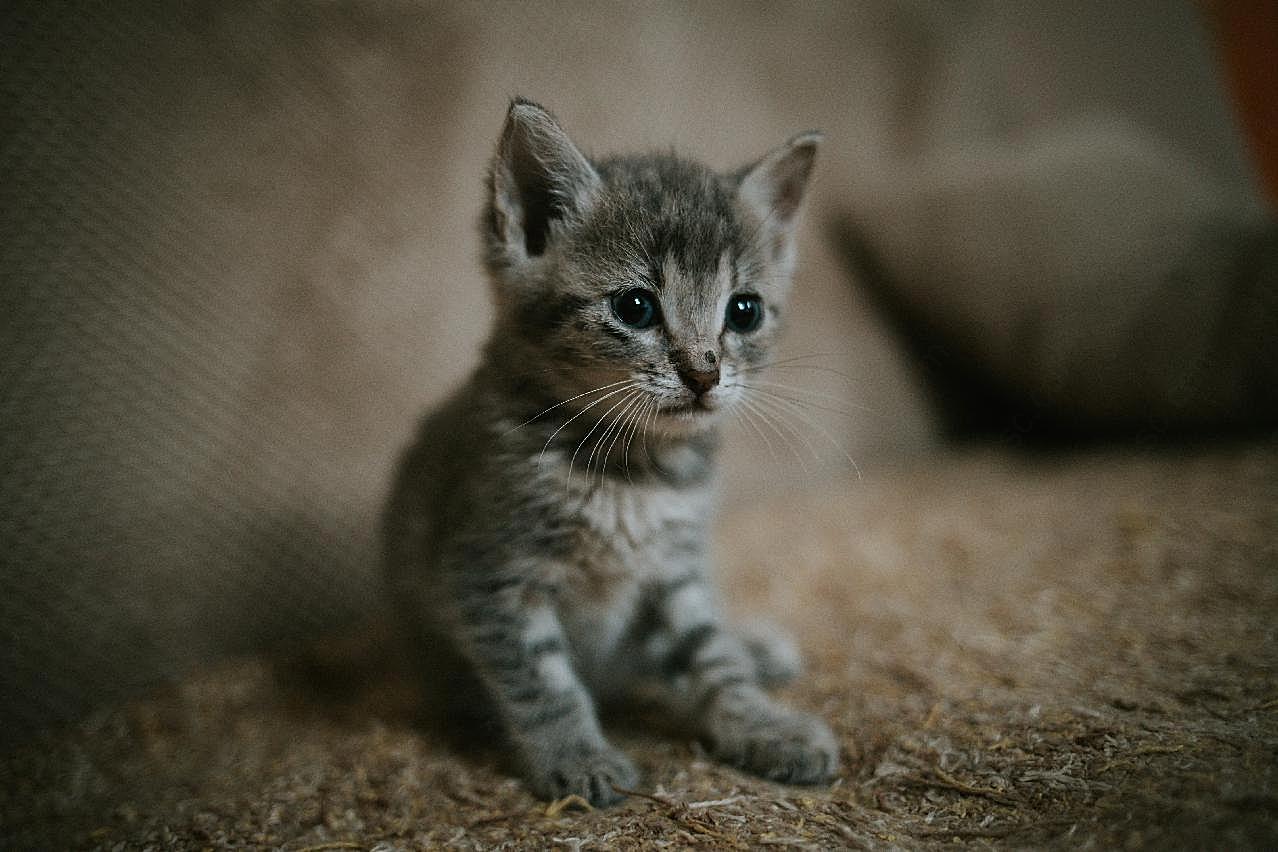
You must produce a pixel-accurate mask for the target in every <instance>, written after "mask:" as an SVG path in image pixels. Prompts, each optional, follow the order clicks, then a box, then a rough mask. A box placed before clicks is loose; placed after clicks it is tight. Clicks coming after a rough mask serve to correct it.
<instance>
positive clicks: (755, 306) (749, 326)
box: [725, 295, 763, 334]
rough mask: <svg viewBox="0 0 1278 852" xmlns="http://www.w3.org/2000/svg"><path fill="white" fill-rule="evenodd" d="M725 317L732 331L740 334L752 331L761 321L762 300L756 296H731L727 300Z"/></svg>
mask: <svg viewBox="0 0 1278 852" xmlns="http://www.w3.org/2000/svg"><path fill="white" fill-rule="evenodd" d="M725 319H726V322H727V325H728V328H729V329H731V330H732V331H735V332H738V333H741V334H744V333H746V332H750V331H754V330H755V329H756V328H758V327H759V323H761V322H763V302H761V301H760V300H759V297H758V296H744V295H743V296H733V297H732V298H731V299H729V300H728V314H727V317H726V318H725Z"/></svg>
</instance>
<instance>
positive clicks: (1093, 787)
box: [0, 444, 1278, 850]
mask: <svg viewBox="0 0 1278 852" xmlns="http://www.w3.org/2000/svg"><path fill="white" fill-rule="evenodd" d="M719 544H720V547H719V550H720V561H721V564H722V574H723V578H724V584H725V587H726V588H727V590H728V593H729V595H728V596H729V598H730V599H731V601H732V602H733V605H734V607H735V608H736V609H737V610H738V611H739V613H740V614H741V615H742V616H743V617H746V616H748V614H750V613H755V612H766V613H768V614H770V615H771V616H772V617H774V618H775V619H777V620H779V621H781V622H783V623H785V624H786V626H788V627H789V628H791V629H792V630H793V631H794V632H795V634H796V635H797V636H798V637H799V639H800V641H801V643H802V645H803V646H804V648H805V650H806V652H807V655H808V658H809V672H808V674H807V675H805V676H804V678H803V679H802V680H801V681H800V682H799V683H798V684H797V685H795V686H794V687H791V688H790V689H788V690H787V694H786V697H787V699H788V700H790V701H792V702H794V703H796V704H798V705H801V706H804V707H806V708H809V709H811V710H814V711H817V712H820V713H821V714H822V715H824V716H825V717H826V718H827V719H829V720H830V722H831V723H832V724H833V725H834V727H835V730H836V732H837V733H838V735H839V736H840V738H841V740H842V743H843V751H844V765H843V769H842V773H841V775H840V777H839V779H838V780H837V782H836V783H835V784H834V786H832V787H830V788H814V789H805V788H793V787H784V786H778V785H775V784H771V783H767V782H763V781H760V780H757V779H754V778H752V777H749V776H746V775H743V774H740V773H738V772H735V771H732V770H730V769H726V768H723V767H719V766H716V765H714V764H713V763H711V762H709V761H708V760H707V759H706V758H705V756H704V755H703V754H702V753H701V751H700V750H699V748H698V746H697V745H696V744H694V743H691V742H688V741H686V740H684V739H681V738H679V737H677V736H673V737H672V736H666V735H663V734H661V733H654V732H652V731H651V730H649V729H645V728H644V727H643V726H640V725H637V724H635V721H636V717H639V716H642V713H641V712H639V711H635V712H632V713H628V714H625V718H621V719H617V720H614V721H613V722H612V723H610V729H611V731H612V732H613V735H614V737H615V739H616V741H617V742H618V743H619V744H620V745H621V746H622V747H624V748H625V749H626V750H627V751H628V752H629V753H630V754H631V755H632V756H633V757H634V758H635V760H636V762H637V763H638V765H639V766H640V767H641V769H642V770H643V773H644V781H643V784H642V787H641V789H640V790H639V791H637V794H636V795H633V796H631V797H630V798H629V799H628V800H627V801H626V802H625V803H623V804H622V805H620V806H618V807H615V808H612V809H609V810H606V811H590V810H588V809H586V808H584V807H582V806H581V804H580V803H578V802H574V801H565V802H559V803H554V804H550V805H548V804H547V803H544V802H538V801H536V800H534V799H533V798H531V797H530V796H529V795H528V794H527V793H526V792H525V791H524V790H523V788H522V787H521V785H520V784H519V783H518V782H517V781H515V780H513V779H512V778H511V777H510V775H509V772H508V770H507V769H506V768H505V766H504V765H503V762H502V755H501V752H500V749H499V748H496V747H494V745H493V744H492V743H491V742H483V743H475V742H473V741H471V742H469V743H467V742H466V740H465V739H464V737H463V738H461V739H459V738H458V737H456V736H449V735H447V734H446V733H445V732H443V731H440V730H439V729H438V728H436V727H432V726H430V725H428V724H425V723H423V722H421V721H420V720H421V719H422V718H423V714H422V711H421V708H422V706H423V705H422V698H423V697H422V696H421V695H419V694H418V692H417V691H416V690H415V689H414V688H413V685H412V678H411V677H409V676H408V675H407V674H406V670H405V668H404V667H403V666H402V665H400V663H399V662H398V661H397V657H396V656H395V655H394V654H392V653H388V652H387V646H388V640H386V638H385V631H384V630H383V629H381V628H372V627H370V628H368V629H367V630H365V631H362V632H360V633H359V634H358V635H352V636H346V637H342V638H338V639H334V640H331V641H328V642H325V643H323V644H322V645H318V646H311V647H306V648H299V649H293V650H290V651H286V652H283V653H280V654H278V655H276V656H274V657H272V658H269V659H268V658H253V659H246V660H241V661H238V662H235V663H232V664H228V665H225V666H223V667H220V668H216V669H211V670H207V671H204V672H202V673H200V674H198V675H196V676H194V677H191V678H190V679H188V680H186V681H185V682H183V683H180V684H177V685H175V686H173V687H171V688H167V689H165V690H162V691H160V692H157V693H154V694H152V695H150V696H148V697H146V698H144V699H142V700H138V701H136V702H134V703H132V704H129V705H127V706H123V707H118V708H116V709H113V710H110V711H104V712H102V713H100V714H99V715H97V716H95V717H94V718H92V719H91V720H89V721H87V722H85V723H83V724H81V725H80V726H78V727H75V728H72V729H64V730H63V731H61V732H59V733H56V734H53V735H50V736H49V737H47V738H46V739H44V740H43V741H41V742H39V743H37V744H34V745H30V746H27V747H24V748H23V749H22V750H21V751H18V752H16V753H13V754H10V755H9V756H8V757H7V758H5V760H4V762H3V776H2V777H0V780H3V784H2V785H0V820H2V822H0V845H3V846H4V847H6V848H23V847H42V848H58V847H79V846H84V847H99V848H141V847H144V846H147V845H152V846H155V847H163V848H193V849H196V848H225V847H229V846H237V847H239V846H245V845H247V846H261V845H269V846H279V847H283V848H285V849H291V850H300V849H306V848H309V849H312V850H315V849H370V850H371V849H381V850H390V849H408V848H460V849H467V848H493V847H500V846H502V845H503V844H506V845H507V848H568V849H626V848H641V849H652V848H685V847H691V846H707V847H712V848H759V847H772V846H776V847H783V848H822V849H824V848H838V847H847V848H874V849H879V848H897V847H906V848H913V847H920V846H952V845H953V846H957V845H972V846H1012V847H1026V846H1029V847H1041V846H1068V847H1071V848H1072V847H1082V848H1086V847H1094V848H1116V847H1124V846H1126V847H1140V848H1167V847H1200V848H1205V847H1211V848H1240V847H1244V848H1245V847H1254V848H1263V847H1269V848H1272V847H1273V846H1274V845H1275V844H1278V759H1276V758H1278V447H1275V445H1273V444H1265V445H1256V444H1252V445H1247V446H1233V447H1225V448H1214V449H1211V450H1209V451H1208V450H1202V451H1199V450H1194V451H1187V452H1180V453H1176V454H1174V455H1173V454H1161V455H1155V454H1142V453H1134V452H1129V453H1122V454H1120V453H1107V454H1091V455H1082V456H1079V455H1072V456H1064V457H1050V458H1023V457H1016V458H1012V457H1007V456H1000V455H993V454H964V455H954V456H939V457H935V458H933V459H931V460H930V461H927V462H925V463H923V464H921V465H918V466H916V467H912V468H909V469H905V470H900V471H897V472H894V473H892V474H883V475H876V476H875V477H873V478H872V479H869V480H866V481H856V480H852V481H848V482H844V483H839V484H834V485H829V486H823V487H821V488H820V489H810V490H807V491H801V492H796V493H795V494H793V495H791V497H790V499H787V500H784V501H781V502H777V503H774V504H769V505H753V506H750V505H746V506H739V507H738V508H737V509H735V510H733V511H730V512H728V513H727V515H726V516H725V518H724V521H723V523H722V525H721V528H720V536H719Z"/></svg>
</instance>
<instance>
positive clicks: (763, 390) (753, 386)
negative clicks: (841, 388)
mask: <svg viewBox="0 0 1278 852" xmlns="http://www.w3.org/2000/svg"><path fill="white" fill-rule="evenodd" d="M769 384H774V383H770V382H753V383H750V384H747V383H745V382H741V386H742V387H744V388H749V389H750V390H752V391H754V392H755V393H757V394H761V395H767V396H771V397H775V398H776V399H785V400H789V401H790V402H795V403H798V404H799V405H805V406H807V407H809V408H815V409H818V410H820V411H828V412H830V413H831V414H841V415H843V416H844V417H848V418H851V419H853V420H855V419H857V415H855V414H853V413H852V412H850V411H844V410H842V409H840V408H831V407H829V406H825V405H820V404H818V403H815V402H812V401H811V400H807V399H803V398H802V397H797V396H786V395H785V394H783V393H777V392H776V391H774V390H769V389H768V388H767V387H766V386H767V385H769ZM774 386H775V387H780V388H782V389H784V390H787V391H789V392H790V393H809V394H813V395H815V396H829V394H818V393H817V392H816V391H808V390H804V389H803V388H795V387H788V386H786V385H775V384H774ZM833 398H834V399H836V400H838V401H840V402H847V400H842V399H839V398H838V397H833ZM849 404H851V405H854V406H855V405H856V403H849ZM866 413H867V414H878V412H877V411H869V410H867V412H866Z"/></svg>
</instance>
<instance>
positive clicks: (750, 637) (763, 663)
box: [734, 621, 803, 689]
mask: <svg viewBox="0 0 1278 852" xmlns="http://www.w3.org/2000/svg"><path fill="white" fill-rule="evenodd" d="M734 629H735V630H736V633H737V635H738V636H739V637H741V641H742V642H743V643H744V644H745V647H746V650H747V651H749V652H750V657H751V658H752V659H753V660H754V668H755V672H756V674H757V676H758V679H759V683H761V684H762V685H763V686H764V687H765V688H767V689H773V688H775V687H778V686H784V685H785V684H787V683H789V682H790V681H792V680H794V679H795V678H796V677H798V676H799V675H800V674H801V673H802V672H803V655H802V654H800V653H799V648H798V646H797V645H795V644H794V640H793V639H792V638H790V636H789V634H787V633H786V632H785V631H784V630H782V629H781V628H780V627H779V626H777V625H776V624H773V623H772V622H770V621H752V622H749V623H747V624H740V625H737V626H736V627H735V628H734Z"/></svg>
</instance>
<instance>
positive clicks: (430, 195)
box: [0, 0, 1278, 740]
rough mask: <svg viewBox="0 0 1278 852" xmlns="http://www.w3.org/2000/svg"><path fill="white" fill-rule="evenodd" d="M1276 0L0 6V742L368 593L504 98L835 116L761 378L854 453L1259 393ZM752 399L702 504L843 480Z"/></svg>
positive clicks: (483, 294) (655, 110)
mask: <svg viewBox="0 0 1278 852" xmlns="http://www.w3.org/2000/svg"><path fill="white" fill-rule="evenodd" d="M1275 14H1276V13H1275V11H1274V7H1273V6H1272V5H1271V4H1267V3H1263V2H1256V3H1251V4H1248V3H1228V2H1220V3H1211V4H1201V3H1200V4H1194V3H1189V2H1169V0H1154V1H1153V2H1127V3H1111V2H1105V0H1085V2H1079V3H1069V4H1061V3H1014V4H1013V3H999V2H978V0H971V2H959V3H943V4H942V3H925V2H910V1H909V0H878V2H855V3H838V4H833V3H832V4H816V3H810V2H793V3H787V2H776V3H745V4H743V3H736V2H702V3H695V4H684V3H659V2H644V3H635V4H619V3H618V4H613V3H593V2H592V3H584V2H583V3H556V2H539V3H520V4H515V3H489V4H481V3H445V2H438V3H421V4H413V3H396V2H344V3H337V2H324V3H311V4H296V3H250V4H224V3H214V2H183V3H165V4H155V5H146V4H132V3H130V4H121V3H116V2H105V0H104V2H98V3H93V2H84V3H64V2H19V3H16V4H13V3H10V4H6V8H5V10H4V11H3V12H0V28H2V29H0V39H2V42H0V44H2V48H0V116H2V119H0V122H2V128H0V560H2V565H0V625H2V627H0V629H2V630H3V633H2V638H0V696H3V697H2V698H0V701H2V702H3V706H2V707H0V731H3V732H4V733H3V737H4V738H5V740H16V739H21V738H23V737H26V736H27V735H28V734H30V733H31V732H32V731H34V730H36V729H38V728H39V727H42V726H44V725H47V724H48V723H50V722H56V721H60V720H65V719H71V718H75V717H77V716H79V715H81V714H82V713H84V712H85V711H86V710H88V709H90V708H92V707H94V706H97V705H99V704H102V703H103V702H109V701H113V700H116V699H118V698H120V697H123V696H126V695H128V694H130V693H132V692H135V691H136V690H138V689H139V688H141V687H143V686H145V685H147V684H151V683H154V682H156V681H158V680H161V679H165V678H171V677H175V676H177V675H180V674H181V673H183V672H186V671H188V670H190V669H191V668H192V667H194V666H196V665H198V664H201V663H204V662H208V661H212V660H215V659H218V658H220V657H223V656H226V655H228V654H233V653H242V652H247V651H253V650H257V649H261V648H264V647H267V646H269V645H271V644H273V643H276V642H278V641H280V640H282V639H286V638H290V637H297V636H302V635H313V634H316V633H319V632H323V631H326V630H331V629H336V628H339V627H342V626H344V625H348V624H350V623H352V622H354V621H355V620H356V619H358V618H360V617H361V616H366V615H368V614H369V613H371V612H373V611H375V608H376V606H377V605H378V603H377V601H378V583H377V576H376V575H377V572H376V565H375V549H376V542H375V532H376V519H377V513H378V508H379V504H380V500H381V498H382V494H383V491H384V489H385V487H386V482H387V479H388V477H389V474H390V471H391V468H392V466H393V464H394V462H395V459H396V456H397V453H398V451H399V448H400V447H401V446H402V445H403V444H404V443H405V442H406V440H407V439H408V437H409V435H410V433H411V430H412V429H413V426H414V423H415V421H416V419H417V417H419V416H420V414H421V413H422V412H423V411H424V410H425V409H426V408H427V407H429V406H430V405H431V404H432V403H433V402H435V401H437V400H439V399H440V398H441V397H442V396H443V395H444V394H445V393H446V392H447V391H448V390H449V389H450V388H451V387H452V386H454V385H455V384H456V383H458V382H459V381H461V380H462V379H463V378H464V377H465V375H466V374H467V372H468V371H469V370H470V369H471V367H472V366H473V365H474V363H475V361H476V358H477V355H478V352H479V348H480V346H481V344H482V342H483V339H484V336H485V333H486V329H487V324H488V321H489V317H490V312H489V306H488V291H487V285H486V282H485V281H484V279H483V277H482V275H481V273H480V266H479V262H478V241H477V238H476V235H475V223H476V221H477V218H478V214H479V211H480V209H481V205H482V203H483V176H484V172H485V169H486V166H487V161H488V158H489V156H490V155H491V152H492V150H493V146H494V144H495V142H496V138H497V133H498V131H499V129H500V125H501V121H502V119H503V116H504V113H505V109H506V105H507V102H508V99H509V98H510V97H512V96H514V95H517V94H518V95H523V96H526V97H530V98H533V99H535V100H537V101H539V102H541V103H542V104H544V105H546V106H547V107H548V108H550V109H551V110H552V111H554V112H555V113H556V114H557V115H558V117H559V118H560V120H561V121H562V123H563V124H564V126H565V127H566V128H567V130H568V132H569V133H570V134H571V135H572V136H573V137H574V139H575V140H576V141H577V142H578V144H579V145H581V147H582V148H583V149H584V150H586V151H587V152H594V153H599V154H604V153H613V152H625V151H641V150H646V149H668V148H671V147H673V148H675V149H677V150H678V151H680V152H682V153H685V154H688V155H691V156H695V157H697V158H700V159H702V160H704V161H706V162H708V163H709V164H711V165H713V166H715V167H719V168H723V169H729V168H735V167H737V166H739V165H741V164H744V163H746V162H748V161H750V160H752V159H754V158H755V157H757V156H759V155H760V154H762V153H763V152H764V151H765V150H767V149H768V148H770V147H772V146H774V145H776V144H779V143H780V142H781V141H782V140H784V139H785V138H787V137H788V136H790V135H792V134H793V133H795V132H798V131H801V130H805V129H809V128H820V129H822V130H824V131H825V133H826V143H825V146H824V148H823V150H822V152H821V155H820V159H819V163H818V168H817V172H816V175H815V178H814V183H813V187H812V193H811V196H810V200H809V204H808V209H807V211H806V220H805V223H804V225H803V229H802V233H803V236H802V244H801V254H800V257H801V261H800V266H799V270H798V273H797V276H796V279H797V281H796V287H795V295H794V299H795V304H794V306H793V307H794V309H793V312H792V315H791V316H792V319H791V327H790V329H789V332H788V339H787V343H786V349H785V351H784V352H783V353H782V357H788V356H813V357H811V358H810V359H806V360H804V361H802V362H800V363H806V364H810V365H812V367H813V369H801V370H800V369H795V370H792V371H790V372H789V373H787V374H785V375H783V376H781V377H780V378H779V379H778V380H783V381H786V382H792V383H794V384H796V385H800V386H802V387H803V388H804V389H805V390H804V391H803V393H804V394H810V395H808V396H806V397H804V398H805V399H807V400H809V401H810V402H813V403H818V404H819V405H820V407H813V408H811V409H810V410H809V416H810V417H811V418H812V419H813V420H814V422H815V428H814V431H813V433H812V440H813V441H814V442H815V443H817V444H821V443H823V442H825V441H826V438H824V437H822V434H821V431H818V430H824V431H825V432H828V433H829V435H830V436H831V437H832V439H833V440H834V441H835V442H837V443H838V444H839V445H841V446H842V447H843V448H845V449H846V450H847V451H848V452H849V453H850V454H851V456H852V458H854V459H855V460H856V461H857V463H858V465H859V467H860V469H861V471H862V472H863V475H864V476H865V477H866V478H874V477H877V476H881V475H886V473H887V472H888V471H889V470H890V469H891V468H892V467H893V466H895V465H898V464H900V463H902V462H903V461H904V462H905V463H909V462H910V460H912V459H913V460H918V459H924V460H931V459H935V458H937V457H938V456H937V455H936V454H937V453H939V452H942V451H943V447H944V446H946V444H947V443H948V442H949V441H950V440H952V439H953V438H955V437H962V438H969V439H970V438H977V439H982V440H987V441H994V442H998V443H1001V444H1008V445H1015V446H1024V445H1038V444H1040V443H1041V442H1051V441H1058V440H1061V439H1062V438H1064V439H1067V440H1074V441H1076V440H1091V439H1093V438H1094V437H1096V436H1102V437H1105V438H1106V439H1114V438H1117V439H1121V440H1125V441H1132V440H1135V441H1139V442H1143V443H1148V442H1161V441H1164V440H1169V439H1172V438H1180V437H1184V436H1197V437H1201V436H1211V435H1216V434H1219V433H1221V432H1224V431H1229V432H1231V433H1232V432H1235V431H1238V430H1248V429H1251V430H1254V429H1260V430H1270V431H1272V429H1273V422H1274V406H1275V400H1274V397H1275V396H1278V395H1275V394H1274V393H1273V392H1272V388H1273V387H1274V386H1275V382H1278V366H1276V365H1275V355H1274V349H1275V347H1274V346H1273V344H1272V340H1273V339H1274V335H1275V334H1278V320H1275V315H1276V313H1278V311H1276V310H1275V299H1276V298H1278V297H1276V296H1275V292H1276V290H1278V277H1276V275H1278V273H1276V270H1278V242H1276V240H1275V231H1274V225H1273V222H1272V218H1271V214H1269V213H1268V212H1267V207H1266V201H1265V190H1264V187H1265V186H1266V185H1267V186H1268V187H1269V188H1270V192H1273V190H1274V187H1275V174H1278V173H1276V172H1275V170H1274V169H1275V163H1276V162H1278V161H1276V160H1275V159H1274V157H1275V154H1274V151H1275V149H1274V148H1273V147H1272V146H1273V138H1274V137H1273V131H1274V127H1273V123H1272V117H1273V104H1274V103H1278V97H1274V98H1271V97H1268V96H1269V95H1270V94H1274V92H1273V89H1272V88H1271V87H1272V85H1273V83H1274V70H1273V68H1272V58H1273V54H1272V53H1271V52H1266V51H1268V50H1269V49H1271V48H1273V47H1274V45H1275V44H1278V40H1276V38H1275V27H1276V26H1278V25H1276V23H1275ZM1265 39H1268V41H1265ZM1257 45H1259V47H1258V46H1257ZM1262 48H1263V49H1262ZM1266 57H1267V59H1268V61H1266ZM1266 140H1269V141H1268V142H1266ZM1267 145H1268V146H1270V147H1266V146H1267ZM1266 152H1267V153H1266ZM1272 197H1273V196H1272V195H1271V196H1270V198H1272ZM796 393H798V392H796ZM817 394H820V395H822V396H817ZM840 412H846V413H840ZM847 413H850V414H851V415H852V416H848V415H847ZM737 432H738V433H739V434H737V435H735V436H734V438H735V440H734V441H733V442H732V448H731V451H730V453H729V458H728V465H727V472H726V480H727V481H726V484H725V501H726V502H727V503H728V505H729V507H732V506H744V505H748V504H751V503H754V502H756V501H759V500H761V499H766V498H767V497H768V496H769V495H776V494H779V493H782V492H783V491H785V490H789V489H796V488H804V487H808V486H810V485H811V484H812V483H814V482H819V481H820V480H822V479H823V478H836V477H837V478H848V477H854V476H855V474H854V473H853V471H852V470H851V469H850V465H849V464H848V463H847V461H846V460H843V459H842V456H841V455H840V454H839V452H837V451H835V452H831V453H827V454H826V456H827V457H826V458H825V460H824V461H823V462H821V463H817V464H814V463H813V462H812V461H811V460H809V461H807V463H806V465H804V466H802V467H803V469H800V468H801V466H800V465H799V464H796V462H795V460H794V459H793V458H792V457H789V456H787V455H785V454H784V453H782V454H778V455H777V456H776V457H774V456H773V455H771V454H770V453H769V452H768V451H767V450H766V449H765V448H764V447H762V446H761V445H760V444H759V443H758V442H757V441H754V440H752V439H751V433H750V432H749V430H746V429H738V430H737ZM805 451H806V448H805Z"/></svg>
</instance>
